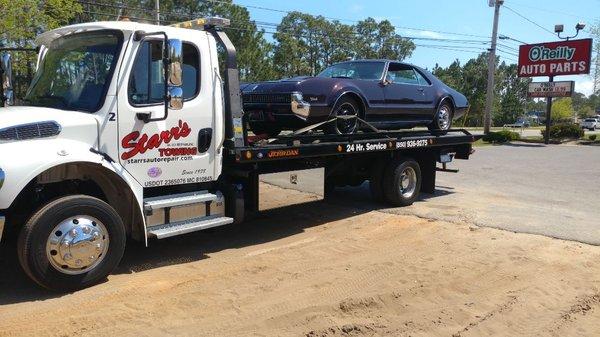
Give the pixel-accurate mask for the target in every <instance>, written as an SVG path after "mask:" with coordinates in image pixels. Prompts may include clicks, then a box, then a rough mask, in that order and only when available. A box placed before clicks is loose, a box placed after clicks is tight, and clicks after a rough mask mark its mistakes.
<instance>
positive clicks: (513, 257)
mask: <svg viewBox="0 0 600 337" xmlns="http://www.w3.org/2000/svg"><path fill="white" fill-rule="evenodd" d="M267 191H268V192H269V194H270V195H271V197H270V198H269V197H268V196H265V198H266V199H265V200H266V201H267V204H268V205H269V206H270V207H274V206H282V205H283V204H285V203H287V202H290V201H294V202H301V201H304V202H306V203H304V204H301V205H297V206H287V207H282V208H277V209H273V210H269V211H267V212H266V213H265V214H264V215H263V216H262V217H261V218H259V219H256V220H254V221H252V222H251V223H249V224H247V225H246V226H245V227H244V228H241V229H238V230H234V229H224V228H223V229H216V230H211V231H208V232H204V233H197V234H193V235H189V236H186V237H180V238H172V239H168V240H164V241H155V242H151V247H150V248H148V249H146V248H143V247H140V246H139V245H131V246H130V247H129V248H128V250H127V252H126V256H125V258H124V260H123V262H122V264H121V267H120V268H119V270H118V271H117V272H116V273H115V274H114V275H112V276H111V277H110V278H109V280H108V282H105V283H103V284H101V285H98V286H96V287H93V288H91V289H86V290H83V291H80V292H77V293H73V294H68V295H52V294H47V293H45V292H43V291H41V290H38V289H37V288H35V287H33V286H31V285H30V284H29V283H28V282H27V281H26V280H25V278H24V277H23V276H22V274H21V273H20V272H18V271H17V270H18V269H17V267H16V266H15V265H14V263H13V262H10V261H7V260H6V259H5V260H1V261H0V268H2V274H3V275H0V289H2V291H1V294H0V336H20V335H31V336H34V335H35V336H111V335H112V336H163V335H180V336H311V337H312V336H372V335H374V336H379V335H388V336H534V335H535V336H593V335H598V333H599V332H600V277H599V276H598V275H600V265H599V264H598V260H599V258H600V248H599V247H594V246H588V245H585V244H580V243H575V242H567V241H561V240H556V239H551V238H547V237H543V236H536V235H530V234H515V233H512V232H508V231H501V230H497V229H492V228H479V227H474V226H472V225H469V224H461V223H447V222H443V221H440V220H431V219H427V218H419V217H415V216H410V215H398V214H390V213H384V212H381V211H378V210H376V209H359V210H357V209H356V208H354V207H347V206H341V205H338V204H331V203H326V202H321V201H314V197H313V196H311V195H309V194H306V193H300V192H295V191H284V190H282V189H280V188H277V187H272V186H268V187H267Z"/></svg>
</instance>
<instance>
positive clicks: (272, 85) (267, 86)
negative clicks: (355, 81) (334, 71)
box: [241, 76, 343, 93]
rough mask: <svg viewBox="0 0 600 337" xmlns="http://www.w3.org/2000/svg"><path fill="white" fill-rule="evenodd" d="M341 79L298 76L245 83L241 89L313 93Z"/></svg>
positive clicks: (329, 86)
mask: <svg viewBox="0 0 600 337" xmlns="http://www.w3.org/2000/svg"><path fill="white" fill-rule="evenodd" d="M342 81H343V80H342V79H339V78H326V77H311V76H298V77H292V78H285V79H282V80H278V81H265V82H255V83H245V84H243V85H242V86H241V89H242V92H243V93H290V92H294V91H300V92H303V93H313V91H315V90H316V91H322V90H323V89H326V88H330V89H331V88H332V87H333V86H335V85H336V84H338V83H340V82H342ZM326 91H327V90H326Z"/></svg>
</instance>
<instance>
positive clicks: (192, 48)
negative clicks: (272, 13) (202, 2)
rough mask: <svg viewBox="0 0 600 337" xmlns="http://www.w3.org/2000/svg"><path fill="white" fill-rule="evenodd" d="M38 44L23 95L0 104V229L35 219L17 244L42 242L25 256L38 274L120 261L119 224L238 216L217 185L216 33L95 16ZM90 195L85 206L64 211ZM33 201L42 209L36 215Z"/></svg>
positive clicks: (220, 132) (148, 228)
mask: <svg viewBox="0 0 600 337" xmlns="http://www.w3.org/2000/svg"><path fill="white" fill-rule="evenodd" d="M208 23H210V22H209V21H207V20H202V21H195V22H193V24H195V25H196V26H195V27H198V26H200V27H202V25H207V24H208ZM225 23H226V21H225ZM187 25H188V26H189V27H192V23H187ZM36 44H37V45H38V46H39V50H40V53H39V61H38V66H37V71H36V74H35V77H34V79H33V81H32V83H31V86H30V88H29V90H28V92H27V95H26V97H25V98H24V103H25V106H18V107H17V106H14V107H6V108H2V109H0V117H1V118H0V158H2V160H1V161H0V210H3V211H0V238H1V237H2V234H3V233H4V232H5V228H4V227H7V226H8V225H9V224H15V226H17V224H19V225H21V224H22V223H25V228H27V227H28V226H29V227H32V228H31V229H30V230H29V234H28V233H25V232H27V230H25V231H24V232H23V233H22V234H21V238H20V245H21V247H20V250H21V249H22V250H26V249H27V248H30V249H33V250H35V249H36V247H37V248H39V249H40V251H39V252H37V251H32V252H31V254H21V255H20V258H21V263H22V264H23V265H24V268H25V270H26V271H27V273H28V274H29V275H30V276H31V277H32V278H33V279H34V280H36V281H37V282H38V283H40V284H41V285H43V286H46V287H49V288H64V289H70V288H73V287H80V286H85V285H87V284H91V283H93V282H95V281H96V279H97V278H96V277H94V275H93V274H94V271H95V270H97V269H98V268H97V267H98V266H100V265H105V264H107V263H105V262H107V261H106V260H111V261H108V265H109V267H110V268H109V269H112V268H113V267H114V266H116V264H115V263H118V260H120V256H121V255H122V251H121V250H122V249H121V248H122V247H121V246H123V247H124V242H125V241H124V236H123V235H121V234H123V233H113V231H117V229H115V228H117V227H121V230H122V231H123V232H126V233H127V234H130V235H131V236H133V237H134V238H137V239H138V240H142V241H144V242H147V238H148V237H167V236H171V235H175V234H180V233H181V232H182V231H192V230H195V229H198V228H207V227H212V226H216V225H221V224H227V223H231V222H233V221H234V219H232V218H229V217H225V216H224V198H223V195H222V194H221V192H219V191H217V190H215V186H214V183H215V182H216V181H217V180H218V178H219V176H220V175H221V171H222V164H223V160H222V156H223V144H224V140H225V138H224V137H225V124H224V112H223V109H224V105H223V104H222V102H223V96H222V95H223V91H222V87H223V86H222V84H223V83H222V81H221V77H220V75H219V68H218V65H219V62H218V56H217V43H216V41H215V37H214V35H213V34H211V33H209V32H207V31H204V30H192V29H186V28H179V27H163V26H154V25H147V24H139V23H134V22H95V23H86V24H78V25H73V26H68V27H64V28H59V29H56V30H52V31H49V32H46V33H43V34H41V35H40V36H39V37H38V38H37V39H36ZM3 68H4V69H10V65H9V64H6V63H5V65H4V67H3ZM7 82H10V79H7ZM4 89H5V92H6V91H8V90H9V89H10V88H9V85H8V86H5V87H4ZM174 186H188V187H187V188H183V189H181V188H174ZM170 188H171V190H169V189H170ZM209 190H210V192H209ZM170 191H172V192H170ZM161 192H165V193H161ZM74 196H75V197H74ZM48 203H49V204H48ZM65 203H66V204H65ZM86 203H90V205H88V206H89V207H90V209H89V210H87V211H84V209H82V208H80V209H79V210H76V211H75V210H73V211H70V212H66V213H64V212H62V210H64V209H65V207H68V206H69V205H78V204H83V205H85V204H86ZM40 205H45V207H46V208H47V209H46V211H44V209H45V208H42V211H43V212H42V213H40V214H38V213H39V206H40ZM59 210H61V212H59V213H61V215H56V213H55V212H57V211H59ZM35 212H38V213H36V214H38V215H39V217H40V219H36V218H35V217H34V218H29V217H30V216H31V214H32V213H35ZM97 212H100V213H98V214H96V213H97ZM61 217H62V218H61ZM28 218H29V220H28ZM116 218H119V220H118V221H116V220H115V219H116ZM32 220H33V221H32ZM36 220H37V221H36ZM115 221H116V222H117V223H118V226H114V225H113V224H110V223H111V222H115ZM181 223H185V224H187V225H188V226H187V227H185V228H183V229H179V230H173V227H175V226H173V224H181ZM190 225H192V226H190ZM113 227H114V228H113ZM40 232H43V234H42V236H44V237H45V238H39V242H38V241H37V240H38V239H36V237H35V236H36V235H37V234H39V233H40ZM33 233H36V235H34V234H33ZM121 236H123V238H119V237H121ZM115 237H117V238H116V239H115ZM44 240H45V241H46V242H45V243H44V242H43V241H44ZM29 245H31V246H29ZM28 246H29V247H28ZM113 247H115V249H113ZM28 252H29V250H28ZM38 253H39V254H43V255H46V256H47V260H46V261H44V263H45V264H44V265H43V266H38V265H36V261H34V259H35V257H34V256H33V254H38ZM38 262H39V261H38ZM48 267H50V268H48ZM90 274H92V275H91V276H90ZM100 274H102V273H100ZM100 274H98V275H100ZM82 275H86V277H87V278H86V279H85V280H83V281H82V280H80V277H79V276H82ZM65 276H66V277H65ZM74 276H76V277H74ZM96 276H97V275H96Z"/></svg>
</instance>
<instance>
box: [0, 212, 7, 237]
mask: <svg viewBox="0 0 600 337" xmlns="http://www.w3.org/2000/svg"><path fill="white" fill-rule="evenodd" d="M5 222H6V218H5V217H3V216H0V241H2V233H4V223H5Z"/></svg>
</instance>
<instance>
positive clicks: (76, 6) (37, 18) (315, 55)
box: [0, 0, 600, 126]
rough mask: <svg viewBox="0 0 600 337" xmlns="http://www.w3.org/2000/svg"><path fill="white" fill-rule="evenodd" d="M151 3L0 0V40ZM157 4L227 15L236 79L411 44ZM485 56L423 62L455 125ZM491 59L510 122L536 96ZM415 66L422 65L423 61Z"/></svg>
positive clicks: (385, 27) (478, 87) (306, 22)
mask: <svg viewBox="0 0 600 337" xmlns="http://www.w3.org/2000/svg"><path fill="white" fill-rule="evenodd" d="M154 3H155V1H154V0H142V1H134V0H121V1H107V0H0V12H1V13H3V15H2V17H0V32H1V35H0V45H2V46H4V47H16V46H19V47H24V46H33V39H34V37H35V36H36V35H38V34H39V33H41V32H43V31H46V30H49V29H53V28H56V27H59V26H62V25H67V24H73V23H79V22H90V21H105V20H116V19H124V18H128V19H130V20H132V21H147V22H154V20H155V18H154ZM160 4H161V15H160V20H161V24H164V25H168V24H172V23H176V22H181V21H186V20H190V19H194V18H199V17H206V16H221V17H225V18H229V19H231V26H230V27H228V28H227V29H226V30H227V33H228V35H229V37H230V38H231V40H232V42H233V43H234V44H235V46H236V47H237V49H238V64H239V68H240V76H241V79H242V81H247V82H249V81H262V80H274V79H279V78H285V77H293V76H298V75H316V74H318V73H319V72H320V71H321V70H323V69H324V68H325V67H327V66H328V65H331V64H333V63H336V62H340V61H344V60H348V59H368V58H384V59H394V60H400V61H402V60H405V59H407V58H409V57H410V56H411V55H412V53H413V51H414V50H415V48H417V46H416V45H415V43H414V42H413V41H412V40H411V39H410V38H406V37H403V36H401V35H400V34H398V33H397V32H396V29H395V27H394V25H393V24H392V23H391V22H389V21H388V20H381V21H377V20H375V19H373V18H366V19H364V20H361V21H358V22H356V23H354V24H345V23H342V22H340V21H337V20H330V19H328V18H325V17H323V16H314V15H310V14H306V13H302V12H297V11H294V12H288V13H286V15H285V16H284V17H283V18H282V19H281V22H280V23H278V24H271V23H263V22H255V21H253V20H251V18H250V13H249V12H248V10H247V9H246V8H245V7H243V6H239V5H236V4H233V3H232V1H231V0H224V1H200V0H161V2H160ZM487 60H488V53H487V52H484V53H481V54H479V55H478V56H477V57H475V58H473V59H471V60H468V61H467V62H465V63H464V64H463V63H461V62H460V61H458V60H456V61H454V62H453V63H452V64H450V65H449V66H447V67H440V66H438V65H435V66H434V67H433V68H430V69H429V70H430V71H431V72H432V73H433V74H434V75H436V76H437V77H439V78H440V79H441V80H442V81H444V82H445V83H447V84H448V85H450V86H451V87H453V88H455V89H456V90H458V91H460V92H462V93H464V94H465V95H466V96H467V98H468V99H469V102H470V104H471V108H470V111H469V113H468V114H467V115H466V116H465V117H464V118H463V119H462V120H461V121H459V123H460V124H462V125H465V126H475V125H481V123H482V120H483V111H484V107H485V94H486V85H487ZM15 61H16V62H15V70H14V72H15V75H16V77H17V79H16V82H17V88H16V94H17V97H22V96H23V94H24V92H25V90H26V83H27V82H28V81H29V80H30V79H31V76H32V66H33V64H34V63H35V55H34V53H24V52H18V53H16V55H15ZM496 62H497V72H496V82H495V83H496V84H495V88H494V90H495V100H494V106H493V121H494V124H495V125H502V124H505V123H512V122H514V121H515V120H516V118H517V117H519V116H521V115H523V114H524V113H525V112H527V111H536V110H537V111H540V110H541V111H543V110H544V109H545V108H544V103H543V102H539V101H535V100H532V99H528V98H527V96H526V92H527V85H528V83H529V82H530V80H529V79H524V78H519V77H517V71H516V65H515V64H507V63H505V62H500V60H499V59H497V60H496ZM420 66H423V67H425V68H427V65H420ZM19 84H20V85H19ZM599 100H600V99H599V98H598V95H592V96H591V97H590V98H587V97H585V96H583V95H581V94H576V95H575V96H574V97H573V98H572V99H569V104H567V108H568V109H567V110H568V111H572V112H571V114H572V115H573V114H576V115H580V116H586V115H591V114H592V113H594V110H595V109H596V108H597V107H598V106H599V104H600V102H599ZM563 105H565V104H564V103H562V104H560V105H559V106H563ZM569 109H572V110H569ZM559 115H560V114H557V115H556V116H557V118H558V116H559ZM564 115H565V114H564V113H563V117H564ZM561 118H562V117H561Z"/></svg>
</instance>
